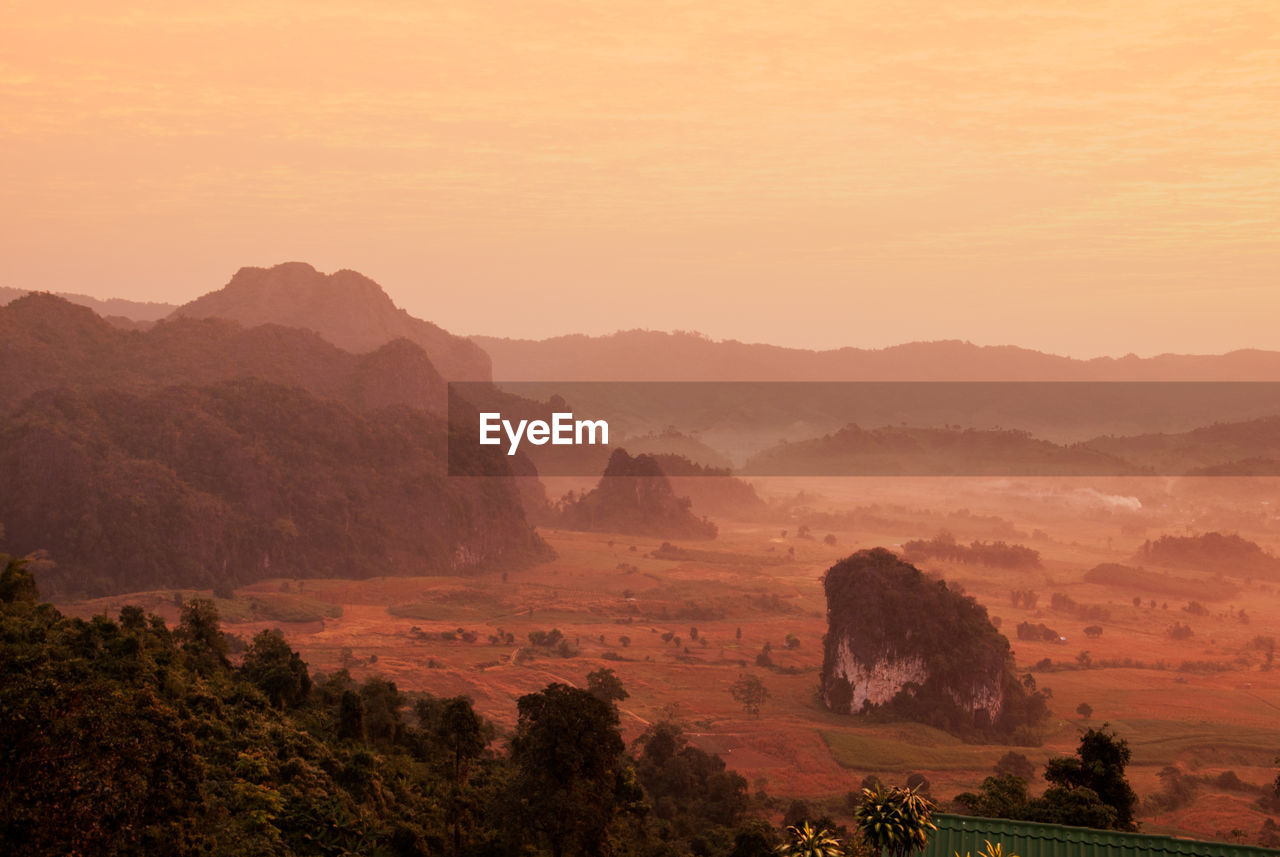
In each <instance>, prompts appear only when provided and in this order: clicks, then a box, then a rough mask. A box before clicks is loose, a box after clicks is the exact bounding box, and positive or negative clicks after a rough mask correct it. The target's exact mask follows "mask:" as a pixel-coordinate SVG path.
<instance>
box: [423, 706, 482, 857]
mask: <svg viewBox="0 0 1280 857" xmlns="http://www.w3.org/2000/svg"><path fill="white" fill-rule="evenodd" d="M432 703H434V705H433V704H432ZM418 712H419V722H420V723H421V724H422V725H423V726H424V727H425V728H427V729H429V734H430V737H431V739H432V741H433V742H434V743H435V744H436V746H437V747H439V748H440V749H441V750H442V751H443V756H444V759H443V761H444V763H445V765H446V767H447V769H448V771H449V779H450V789H449V801H448V804H447V809H448V817H449V819H450V822H451V826H452V828H453V831H452V832H453V853H454V857H458V855H460V854H461V853H462V826H463V825H462V823H463V821H464V820H465V819H467V817H468V816H469V815H471V814H472V811H473V810H474V807H473V805H472V801H471V800H470V799H469V797H470V796H469V795H468V793H467V792H468V789H467V775H468V773H469V771H470V768H471V764H472V763H473V762H474V761H475V760H476V759H478V758H479V757H480V755H481V754H482V753H484V751H485V748H486V747H488V746H489V742H490V741H492V740H493V725H492V724H490V723H488V722H486V721H485V720H484V719H483V718H481V717H480V715H479V714H477V713H476V710H475V708H474V707H472V704H471V700H470V699H469V698H467V697H465V696H454V697H450V698H449V699H445V700H443V701H440V700H426V699H424V700H420V701H419V703H418ZM423 715H426V716H425V717H424V716H423ZM469 826H470V825H469Z"/></svg>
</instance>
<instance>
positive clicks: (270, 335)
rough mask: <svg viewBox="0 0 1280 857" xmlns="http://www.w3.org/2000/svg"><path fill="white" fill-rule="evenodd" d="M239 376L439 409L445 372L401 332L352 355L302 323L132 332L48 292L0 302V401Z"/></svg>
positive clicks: (353, 400) (201, 323) (360, 401)
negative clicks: (46, 393) (50, 393)
mask: <svg viewBox="0 0 1280 857" xmlns="http://www.w3.org/2000/svg"><path fill="white" fill-rule="evenodd" d="M244 377H256V378H261V379H263V380H267V381H272V382H275V383H278V384H284V385H288V386H296V387H301V388H303V389H306V390H308V391H310V392H312V393H314V394H315V395H317V396H321V397H324V398H329V399H337V400H339V401H342V402H344V403H346V404H348V405H350V406H352V407H355V408H370V407H382V406H386V405H400V404H403V405H410V406H412V407H416V408H421V409H423V410H427V411H431V412H434V413H438V414H443V413H444V411H445V382H444V379H442V378H441V377H440V373H439V372H437V371H436V369H435V367H434V366H433V365H432V363H431V360H430V359H429V358H428V356H427V354H426V353H425V352H424V351H423V350H422V349H421V348H419V347H418V346H416V345H414V344H413V343H410V342H407V341H405V340H403V339H401V340H395V341H393V342H390V343H388V344H387V345H384V346H382V347H381V348H379V349H377V350H376V351H373V352H371V353H368V354H361V355H356V354H351V353H349V352H347V351H343V350H342V349H340V348H338V347H336V346H334V345H331V344H330V343H328V342H325V341H324V340H323V339H321V338H320V336H319V335H317V334H315V333H312V332H310V331H306V330H299V329H296V328H288V327H281V326H279V325H262V326H259V327H252V328H244V327H242V326H241V325H239V324H236V323H234V322H229V321H222V320H218V319H179V320H175V321H166V322H162V323H160V324H157V325H155V326H154V327H153V328H151V329H150V330H147V331H143V332H138V331H126V330H120V329H117V328H116V327H114V326H112V325H111V324H109V323H107V322H106V321H105V320H103V319H102V318H99V317H98V316H96V315H94V313H93V312H92V311H91V310H89V309H87V308H85V307H80V306H76V305H74V304H71V303H69V302H68V301H65V300H63V299H62V298H58V297H54V296H53V295H48V294H32V295H28V296H26V297H22V298H19V299H18V300H16V301H14V302H13V303H11V304H9V305H8V306H6V307H0V408H12V407H16V406H17V405H19V404H21V403H22V401H23V400H24V399H26V398H27V397H28V396H29V395H31V394H32V393H34V392H36V391H38V390H46V389H51V388H66V389H71V390H78V391H93V390H100V389H123V390H137V391H141V390H145V389H148V388H154V387H160V386H165V385H170V384H211V383H217V382H220V381H228V380H232V379H235V378H244Z"/></svg>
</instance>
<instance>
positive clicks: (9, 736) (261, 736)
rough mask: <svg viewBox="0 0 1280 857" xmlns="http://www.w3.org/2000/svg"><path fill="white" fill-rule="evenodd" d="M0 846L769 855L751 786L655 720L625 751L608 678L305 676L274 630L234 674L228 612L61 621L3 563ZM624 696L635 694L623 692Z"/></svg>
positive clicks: (41, 856)
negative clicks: (514, 694) (463, 682)
mask: <svg viewBox="0 0 1280 857" xmlns="http://www.w3.org/2000/svg"><path fill="white" fill-rule="evenodd" d="M0 663H4V664H6V665H7V668H6V669H5V670H3V671H0V710H2V711H4V712H5V716H4V717H2V718H0V847H3V848H4V849H5V850H6V853H10V854H23V855H28V857H45V856H46V855H48V856H49V857H52V855H59V857H61V855H67V854H79V855H85V857H98V855H103V857H106V855H132V854H147V855H152V856H153V857H166V855H195V854H218V855H245V857H249V855H253V857H258V855H282V857H289V855H338V854H369V855H390V857H424V855H429V854H446V853H447V854H468V855H493V857H498V855H511V854H531V855H532V854H551V855H557V857H558V855H562V854H604V853H612V854H617V855H638V856H639V855H645V857H648V856H649V855H652V857H660V855H667V854H673V853H690V852H692V853H697V854H704V855H724V857H728V855H731V854H732V855H734V857H765V855H767V854H770V853H772V849H773V846H774V845H775V844H776V842H777V840H776V837H775V834H774V833H773V831H772V829H771V828H770V827H769V825H767V824H765V823H763V822H761V821H758V820H755V819H753V818H751V817H750V814H749V810H750V809H751V806H750V801H749V798H748V795H747V783H746V781H745V780H744V779H743V778H742V777H741V776H739V775H737V774H735V773H733V772H730V771H726V770H725V765H724V762H723V760H721V759H720V758H719V757H718V756H714V755H711V754H708V753H705V752H703V751H701V750H699V749H697V748H695V747H693V746H691V745H689V744H688V742H687V741H686V740H685V738H684V735H683V733H682V731H681V729H680V728H679V726H677V725H675V724H674V723H669V722H665V721H664V722H660V723H657V724H655V725H654V726H653V727H652V728H651V729H650V730H649V731H648V732H646V733H645V734H644V735H643V736H642V737H641V739H640V741H639V742H638V743H637V745H636V747H635V748H634V750H633V752H628V751H627V748H626V747H625V746H624V744H623V741H622V738H621V736H620V735H619V731H618V712H617V710H616V708H615V706H614V701H615V700H616V699H617V698H618V692H619V690H620V686H619V684H618V682H617V680H616V679H612V680H610V679H611V678H612V674H611V673H609V671H607V670H602V671H599V672H598V673H597V674H593V675H592V676H588V679H587V681H586V682H585V684H586V688H585V689H580V688H577V687H573V686H569V685H566V684H552V685H549V686H548V687H546V688H545V689H543V690H542V691H539V692H536V693H530V694H527V695H525V696H522V697H520V699H519V700H518V703H517V708H518V714H519V720H518V722H517V724H516V726H515V728H514V730H513V731H512V732H511V733H510V734H509V735H503V736H499V735H498V734H497V732H496V730H495V728H494V727H493V725H492V724H490V723H488V722H487V721H485V720H484V719H482V718H481V717H480V716H478V715H477V714H476V712H475V710H474V709H473V708H472V706H471V702H470V700H468V699H466V698H465V697H445V698H441V697H436V696H432V695H430V694H415V695H412V696H411V695H408V694H405V693H402V692H401V691H400V690H399V689H398V688H397V687H396V685H395V684H394V683H392V682H389V681H386V680H384V679H380V678H376V677H375V678H369V679H367V680H366V681H364V682H363V683H360V684H357V683H356V682H354V681H353V680H352V679H351V678H350V677H349V676H348V675H347V673H346V672H345V671H339V672H337V673H334V674H331V675H328V676H321V675H314V676H313V675H311V674H310V673H309V671H308V669H307V665H306V664H305V663H303V662H302V660H301V659H300V658H299V657H298V655H297V654H296V653H294V652H293V651H292V650H291V649H290V647H289V645H288V644H287V643H286V642H285V640H284V639H283V637H281V635H280V634H279V632H277V631H269V630H268V631H262V632H260V633H259V634H257V635H256V636H255V637H254V638H253V639H252V641H250V642H249V644H248V646H247V647H246V648H245V650H244V653H243V656H241V657H240V658H239V663H233V662H232V660H231V658H230V657H229V654H228V640H227V638H226V636H225V635H224V634H223V633H222V631H221V630H220V628H219V624H218V617H217V613H216V610H215V609H214V607H213V604H212V602H208V601H201V600H193V601H190V602H188V603H187V604H186V605H185V606H184V607H183V610H182V616H181V620H180V622H179V624H178V625H177V627H175V628H169V627H166V625H165V623H164V621H163V620H162V619H160V618H159V617H157V616H154V615H150V616H148V615H145V614H144V612H143V611H142V610H141V609H140V608H137V607H125V608H124V609H122V610H121V611H120V614H119V615H118V616H116V617H107V616H95V617H93V619H92V620H91V621H84V620H81V619H72V618H67V617H65V616H63V615H61V614H60V613H59V612H58V610H56V609H55V608H54V607H53V606H52V605H49V604H41V603H39V596H38V592H37V589H36V586H35V584H34V582H33V579H32V577H31V575H30V574H29V572H28V571H27V570H26V569H25V568H24V567H23V564H22V562H21V561H10V560H8V558H7V557H0ZM624 695H625V692H624Z"/></svg>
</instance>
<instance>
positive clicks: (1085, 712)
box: [1076, 702, 1093, 720]
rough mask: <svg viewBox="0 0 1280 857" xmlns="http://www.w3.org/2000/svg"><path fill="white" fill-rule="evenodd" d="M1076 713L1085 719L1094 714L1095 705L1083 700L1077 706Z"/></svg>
mask: <svg viewBox="0 0 1280 857" xmlns="http://www.w3.org/2000/svg"><path fill="white" fill-rule="evenodd" d="M1076 714H1079V715H1080V716H1081V717H1083V718H1084V719H1085V720H1088V719H1089V718H1090V717H1092V716H1093V706H1092V705H1090V704H1089V703H1087V702H1082V703H1080V704H1079V705H1077V706H1076Z"/></svg>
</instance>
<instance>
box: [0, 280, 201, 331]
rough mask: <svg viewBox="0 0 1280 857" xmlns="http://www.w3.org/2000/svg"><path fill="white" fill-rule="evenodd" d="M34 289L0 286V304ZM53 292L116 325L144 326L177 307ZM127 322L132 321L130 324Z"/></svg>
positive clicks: (153, 302)
mask: <svg viewBox="0 0 1280 857" xmlns="http://www.w3.org/2000/svg"><path fill="white" fill-rule="evenodd" d="M36 291H37V290H34V289H14V288H10V287H8V286H0V306H5V305H6V304H9V303H12V302H13V301H15V300H17V299H18V298H20V297H22V296H24V295H29V294H35V293H36ZM55 294H56V295H57V296H58V297H60V298H62V299H64V300H68V301H70V302H71V303H73V304H79V305H80V306H85V307H88V308H89V309H91V310H93V311H94V312H95V313H97V314H98V315H100V316H102V317H103V318H105V319H107V320H108V321H110V322H111V323H112V324H115V325H117V326H118V327H134V326H136V325H141V326H143V327H145V326H146V325H147V324H149V323H151V322H156V321H159V320H160V319H162V318H164V317H165V316H167V315H169V314H170V313H172V312H173V311H174V310H175V309H177V308H178V306H177V304H169V303H160V302H156V301H130V300H125V299H124V298H95V297H91V296H89V295H78V294H75V293H73V292H55ZM129 322H132V324H130V323H129Z"/></svg>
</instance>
